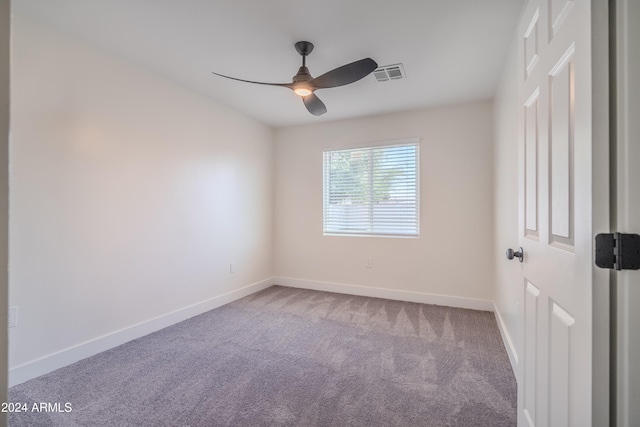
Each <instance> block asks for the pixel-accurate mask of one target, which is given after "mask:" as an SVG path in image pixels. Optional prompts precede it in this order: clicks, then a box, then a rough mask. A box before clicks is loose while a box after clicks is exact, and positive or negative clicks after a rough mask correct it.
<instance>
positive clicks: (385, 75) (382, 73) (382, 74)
mask: <svg viewBox="0 0 640 427" xmlns="http://www.w3.org/2000/svg"><path fill="white" fill-rule="evenodd" d="M373 76H374V77H375V78H376V81H378V82H386V81H389V80H399V79H404V78H405V77H406V76H407V75H406V74H405V73H404V67H403V66H402V64H393V65H385V66H384V67H379V68H377V69H375V70H374V71H373Z"/></svg>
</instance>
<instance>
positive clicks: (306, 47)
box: [295, 41, 313, 56]
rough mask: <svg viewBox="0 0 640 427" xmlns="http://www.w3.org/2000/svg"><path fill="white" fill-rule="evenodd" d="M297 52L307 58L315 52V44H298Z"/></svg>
mask: <svg viewBox="0 0 640 427" xmlns="http://www.w3.org/2000/svg"><path fill="white" fill-rule="evenodd" d="M295 46H296V51H297V52H298V53H299V54H300V55H302V56H307V55H309V54H310V53H311V52H313V43H311V42H304V41H302V42H298V43H296V45H295Z"/></svg>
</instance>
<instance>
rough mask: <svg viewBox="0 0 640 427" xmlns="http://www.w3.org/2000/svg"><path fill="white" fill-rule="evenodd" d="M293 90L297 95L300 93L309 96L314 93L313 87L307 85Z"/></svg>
mask: <svg viewBox="0 0 640 427" xmlns="http://www.w3.org/2000/svg"><path fill="white" fill-rule="evenodd" d="M293 91H294V92H295V93H296V95H299V96H302V97H304V96H309V95H311V94H312V93H313V92H312V91H311V89H309V88H306V87H297V88H295V89H294V90H293Z"/></svg>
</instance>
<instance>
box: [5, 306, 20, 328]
mask: <svg viewBox="0 0 640 427" xmlns="http://www.w3.org/2000/svg"><path fill="white" fill-rule="evenodd" d="M7 323H8V326H9V327H10V328H15V327H16V326H18V307H9V319H8V322H7Z"/></svg>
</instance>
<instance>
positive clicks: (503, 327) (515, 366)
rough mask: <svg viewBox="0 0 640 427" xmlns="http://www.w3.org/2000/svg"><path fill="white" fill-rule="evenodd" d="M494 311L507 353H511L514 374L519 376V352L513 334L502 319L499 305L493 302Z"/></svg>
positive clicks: (510, 359)
mask: <svg viewBox="0 0 640 427" xmlns="http://www.w3.org/2000/svg"><path fill="white" fill-rule="evenodd" d="M493 312H494V313H495V315H496V321H497V322H498V329H500V335H502V342H503V343H504V347H505V348H506V349H507V354H508V355H509V361H510V362H511V368H512V369H513V374H514V375H515V376H516V379H517V378H518V353H517V352H516V348H515V346H514V345H513V341H511V336H510V335H509V331H508V330H507V325H505V323H504V320H503V319H502V315H501V314H500V310H498V306H497V305H496V304H495V303H494V304H493Z"/></svg>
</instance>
